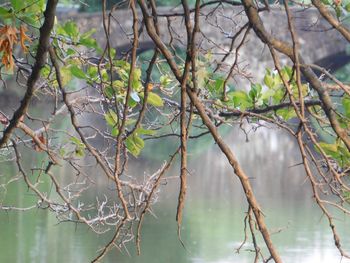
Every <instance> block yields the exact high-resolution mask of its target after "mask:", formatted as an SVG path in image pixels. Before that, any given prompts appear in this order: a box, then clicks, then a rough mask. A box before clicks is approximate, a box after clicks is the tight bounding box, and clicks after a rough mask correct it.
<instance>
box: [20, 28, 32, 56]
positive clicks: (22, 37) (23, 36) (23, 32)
mask: <svg viewBox="0 0 350 263" xmlns="http://www.w3.org/2000/svg"><path fill="white" fill-rule="evenodd" d="M27 31H28V29H27V27H26V26H24V25H21V26H20V27H19V33H20V34H19V39H20V42H21V47H22V50H23V52H24V53H27V52H28V48H27V47H26V46H25V44H24V41H26V40H27V41H28V42H32V40H31V39H30V37H28V36H27V35H26V32H27Z"/></svg>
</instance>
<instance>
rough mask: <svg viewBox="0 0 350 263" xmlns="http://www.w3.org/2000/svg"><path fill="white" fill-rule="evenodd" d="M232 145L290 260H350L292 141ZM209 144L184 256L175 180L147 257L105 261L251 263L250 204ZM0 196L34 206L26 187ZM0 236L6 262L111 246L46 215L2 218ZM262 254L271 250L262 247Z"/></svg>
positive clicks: (146, 235) (147, 227)
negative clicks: (246, 230)
mask: <svg viewBox="0 0 350 263" xmlns="http://www.w3.org/2000/svg"><path fill="white" fill-rule="evenodd" d="M227 139H228V140H229V141H230V142H231V143H230V145H231V146H232V149H233V150H234V151H235V152H236V154H237V156H238V158H239V159H240V161H241V163H242V165H243V167H244V168H245V170H246V172H247V174H249V176H250V180H251V182H252V185H253V187H254V189H255V192H256V195H257V198H258V200H260V201H261V205H262V207H263V211H264V213H265V215H266V221H267V224H268V226H269V228H270V230H271V232H273V235H272V237H273V241H274V242H275V244H276V247H277V249H278V250H279V252H280V254H281V256H282V258H283V259H284V262H315V263H316V262H320V263H322V262H324V263H329V262H345V263H346V262H350V261H349V260H345V259H343V260H342V261H341V258H340V256H339V253H338V251H337V250H336V249H335V248H334V241H333V238H332V233H331V231H330V229H329V228H328V227H327V222H326V220H325V218H324V217H323V216H322V214H321V212H320V211H319V209H318V208H317V207H316V205H315V204H314V203H313V201H312V195H311V193H310V192H309V190H308V187H309V183H308V181H307V180H306V179H305V174H304V172H303V170H302V168H301V167H299V166H294V165H295V164H298V163H300V157H299V155H298V152H297V148H296V145H295V144H294V143H293V142H292V140H291V139H289V138H287V136H286V135H283V134H282V133H279V132H277V131H276V132H274V133H273V134H272V135H267V134H266V133H265V132H257V133H255V134H252V135H251V136H250V142H249V143H246V142H245V138H244V137H243V136H242V135H241V133H240V132H239V131H238V129H233V131H232V132H231V134H230V135H228V136H227ZM210 144H211V145H212V146H210V147H209V148H208V147H202V148H199V149H200V151H201V152H202V153H201V154H196V155H194V156H193V157H192V159H191V162H190V163H191V169H190V171H191V177H190V184H189V189H188V198H187V202H186V208H185V216H184V222H183V229H182V238H183V240H184V242H185V244H186V246H187V247H188V250H189V251H186V250H184V249H183V248H182V246H181V244H180V243H179V241H178V239H177V235H176V221H175V210H176V205H177V191H178V186H177V185H178V181H177V180H175V179H171V180H169V181H168V183H167V184H166V185H164V186H162V188H161V198H160V200H161V201H159V202H158V203H157V204H156V205H155V206H154V212H155V215H156V216H157V217H156V218H155V217H153V216H151V215H148V216H147V218H146V221H145V224H144V228H143V232H142V244H141V249H142V255H141V256H136V255H135V249H134V245H133V244H131V243H130V244H129V246H128V247H126V248H125V249H123V250H122V251H118V250H115V251H113V252H111V253H110V254H108V256H107V257H106V258H105V260H104V262H125V263H127V262H130V263H131V262H135V263H148V262H152V263H157V262H159V263H163V262H174V263H175V262H176V263H181V262H195V263H197V262H208V263H209V262H212V263H224V262H243V263H244V262H252V260H253V256H254V255H253V254H252V253H251V252H249V250H250V249H252V246H251V244H250V243H248V244H247V245H245V246H244V247H243V248H242V250H241V251H240V253H239V254H237V253H236V248H237V247H238V246H239V245H240V243H241V242H242V240H243V238H244V233H243V228H244V223H243V220H244V216H245V212H246V210H247V204H246V201H245V199H244V197H243V195H242V190H241V188H240V185H239V182H238V180H237V179H236V178H235V176H234V174H233V173H232V171H231V169H230V168H229V167H228V166H227V163H226V160H225V158H224V157H223V156H222V154H221V153H220V151H219V150H218V149H217V148H216V146H215V145H214V144H213V143H210ZM280 149H283V152H284V153H282V152H281V150H280ZM30 158H31V157H30ZM35 161H36V160H34V159H33V160H28V162H34V163H35ZM141 162H142V164H143V165H146V167H148V166H149V167H151V166H152V164H151V162H146V161H144V160H143V161H141V160H140V161H139V162H138V163H135V165H134V168H133V169H135V171H139V173H141V174H142V173H143V172H144V169H145V168H144V166H142V165H141V164H140V163H141ZM158 164H159V162H158ZM2 167H3V169H1V170H0V174H1V175H2V176H6V175H4V171H5V169H6V173H9V174H14V173H15V172H16V169H15V167H13V166H11V164H9V165H6V166H5V165H2ZM5 167H6V168H5ZM147 169H148V168H147ZM177 171H178V167H174V169H173V170H171V171H170V172H169V173H168V175H167V176H174V175H178V172H177ZM59 173H60V174H61V175H60V176H68V175H69V171H67V170H61V171H59ZM11 190H12V191H11ZM0 194H1V200H4V204H6V205H17V206H20V207H25V206H29V205H32V204H33V196H32V193H30V192H28V191H27V190H26V188H25V187H23V186H21V185H17V186H13V188H12V189H9V190H8V192H5V191H4V190H3V189H2V190H1V191H0ZM337 224H338V232H339V233H340V235H341V237H342V242H343V246H344V248H345V249H346V248H347V249H350V245H349V244H350V222H349V220H348V219H346V218H345V216H344V215H342V214H339V213H338V214H337ZM0 235H1V239H0V262H18V263H22V262H38V263H39V262H43V263H44V262H45V263H61V262H89V261H90V260H91V259H92V258H93V257H94V256H96V253H97V250H98V248H100V247H101V246H103V244H104V243H105V242H107V241H108V240H109V239H108V238H109V237H108V236H104V237H99V236H96V235H95V234H94V233H92V232H91V231H90V230H88V229H87V228H86V227H84V226H81V225H79V226H76V225H74V224H70V223H62V224H57V220H56V218H55V216H54V215H53V214H51V213H49V212H48V211H44V210H31V211H29V212H3V211H2V212H0ZM259 240H260V241H261V239H259ZM260 244H261V245H262V244H263V243H262V242H260ZM262 249H265V248H264V247H263V246H262ZM128 253H129V254H130V255H129V254H128Z"/></svg>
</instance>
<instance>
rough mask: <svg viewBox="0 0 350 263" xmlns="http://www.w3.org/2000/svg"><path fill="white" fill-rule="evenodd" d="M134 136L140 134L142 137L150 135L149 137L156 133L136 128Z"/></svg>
mask: <svg viewBox="0 0 350 263" xmlns="http://www.w3.org/2000/svg"><path fill="white" fill-rule="evenodd" d="M135 133H136V134H142V135H150V136H153V135H155V134H156V131H155V130H147V129H143V128H138V129H137V130H136V131H135Z"/></svg>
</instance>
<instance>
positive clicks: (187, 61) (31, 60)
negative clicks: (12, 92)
mask: <svg viewBox="0 0 350 263" xmlns="http://www.w3.org/2000/svg"><path fill="white" fill-rule="evenodd" d="M87 2H89V1H87ZM97 2H99V1H95V2H92V1H90V2H89V3H90V4H91V5H92V4H94V5H97ZM119 2H121V1H113V2H112V1H106V0H104V1H102V4H101V6H100V10H102V12H101V16H103V30H104V33H105V39H104V42H105V43H106V44H105V45H101V44H100V43H99V42H98V41H97V40H96V39H95V38H94V37H93V34H94V32H95V30H94V29H91V28H86V29H81V28H78V26H77V25H76V24H75V22H73V21H63V22H62V21H58V22H57V20H56V19H55V13H56V7H57V3H58V0H48V1H47V2H46V1H44V0H22V1H16V0H14V1H10V2H8V3H4V4H2V5H1V6H0V21H1V24H0V26H1V27H0V54H1V58H2V59H1V75H0V77H1V81H2V83H3V85H4V86H6V84H7V83H8V82H9V80H10V78H12V79H14V80H15V81H16V82H17V83H18V87H19V89H20V87H24V88H25V93H24V95H23V98H22V100H21V102H20V105H19V107H18V108H17V109H15V110H14V111H13V112H9V111H5V109H3V108H2V105H0V110H1V113H0V123H1V124H0V127H2V128H1V129H2V130H1V133H0V154H1V156H0V158H1V160H2V161H3V162H5V161H8V160H12V161H13V162H15V163H16V165H17V168H18V171H19V173H20V174H21V177H11V178H9V179H7V180H6V181H1V182H0V183H1V186H2V187H5V188H6V187H7V186H8V185H9V184H11V183H12V182H13V181H19V180H21V181H23V182H24V183H25V184H26V185H27V186H28V188H29V189H30V190H31V191H32V192H33V193H34V194H35V195H36V196H37V205H36V207H38V208H42V209H49V210H50V211H52V212H54V213H55V214H56V215H57V218H58V220H60V221H71V222H79V223H84V224H86V225H87V226H89V227H90V228H91V229H92V230H93V231H95V232H96V234H103V233H105V232H106V231H107V230H110V229H113V230H110V231H114V234H113V238H112V239H111V240H110V242H108V243H107V244H106V245H105V247H104V248H103V249H102V251H100V253H99V254H98V255H97V256H96V258H95V259H94V261H98V260H100V259H101V258H102V257H103V256H104V255H105V254H106V253H107V252H108V251H109V250H110V249H111V248H113V247H114V245H116V246H119V245H120V244H123V243H125V242H127V241H131V240H133V241H135V243H136V246H137V248H138V251H140V242H141V227H142V222H143V219H144V216H145V215H146V214H147V213H148V212H149V211H150V209H151V206H152V205H153V204H154V202H155V200H156V199H157V192H158V188H159V187H160V185H161V184H160V182H161V181H162V180H163V178H162V177H163V175H164V174H165V173H166V171H167V170H168V169H169V167H170V166H171V165H172V163H173V162H174V159H175V157H176V156H177V155H179V156H180V159H181V169H180V171H179V174H180V176H179V177H180V191H179V196H178V207H177V216H176V220H177V224H178V233H179V237H180V229H181V223H182V217H183V208H184V205H185V200H186V191H187V159H188V158H187V148H188V141H189V140H195V139H196V138H199V137H201V136H203V135H206V134H210V135H211V136H212V138H213V139H214V140H215V142H216V144H217V145H218V147H219V148H220V149H221V151H222V152H223V153H224V155H225V156H226V158H227V161H228V165H230V166H232V169H233V171H234V173H235V174H236V175H237V177H238V178H239V180H240V182H241V185H242V188H243V190H244V193H245V196H246V199H247V206H248V213H247V219H248V222H250V223H251V224H250V227H248V228H247V230H246V231H250V233H251V235H252V240H253V245H254V249H255V254H256V260H258V259H259V258H262V259H263V260H264V262H267V261H269V260H270V259H273V260H274V261H275V262H282V259H281V257H280V255H279V253H278V250H277V249H276V247H275V246H274V244H273V242H272V240H271V237H270V233H269V230H268V227H267V225H266V223H265V219H264V215H263V213H262V212H261V211H262V210H261V208H260V205H259V200H257V198H256V196H255V195H254V191H253V189H252V187H251V183H250V180H249V175H248V174H246V173H245V171H244V169H243V168H242V167H241V165H240V163H239V162H238V160H237V158H236V157H235V154H234V152H233V150H232V149H231V148H230V147H229V145H228V144H227V143H226V142H225V140H224V139H223V138H222V137H221V136H220V133H219V131H218V127H219V126H224V125H225V124H226V123H232V122H236V123H241V124H242V123H243V122H247V123H249V124H250V125H252V126H254V127H259V128H260V127H261V128H262V127H264V126H265V124H270V125H272V126H273V127H278V128H281V129H284V130H285V131H286V132H288V133H289V134H291V135H292V136H293V137H294V138H295V140H296V141H297V143H298V145H299V149H300V154H301V158H302V165H303V166H304V167H305V172H306V175H307V178H308V180H309V183H310V187H311V190H312V192H313V197H314V200H315V202H316V203H317V205H318V206H319V207H320V209H321V210H322V212H323V214H324V215H325V217H326V218H327V220H328V222H329V225H330V228H331V231H332V233H333V236H334V241H335V245H336V247H337V248H338V249H339V251H340V253H341V255H342V256H344V257H349V256H348V254H346V252H345V251H343V249H342V246H341V240H340V238H339V236H338V233H337V228H336V226H335V222H334V219H333V216H332V213H331V211H333V210H332V209H333V208H336V209H339V210H340V211H342V212H344V213H345V214H346V215H349V214H350V210H349V198H350V185H349V178H348V177H349V169H350V152H349V150H350V137H349V136H350V135H349V132H350V122H349V119H350V90H349V86H348V85H346V84H345V83H342V82H341V81H340V80H338V79H336V77H335V76H334V75H332V74H331V72H329V71H327V69H325V68H322V67H320V66H318V65H309V64H307V63H308V62H307V61H304V58H303V56H302V55H301V54H300V45H301V44H300V43H298V41H297V39H298V37H297V33H296V31H295V27H294V23H293V19H292V16H291V11H290V5H289V3H288V1H284V2H283V3H282V4H280V6H279V8H284V10H285V17H284V19H286V20H288V24H289V32H285V34H290V41H289V42H284V41H282V40H280V39H279V36H273V35H271V34H270V33H269V32H268V31H267V30H266V29H265V26H264V23H263V21H262V20H261V18H260V14H261V13H262V12H267V11H268V10H269V9H270V8H272V6H270V5H269V4H268V2H267V1H263V2H261V3H260V2H257V1H253V0H242V1H241V2H237V1H229V0H225V1H224V0H221V1H216V0H214V1H199V0H197V1H196V2H195V5H194V7H191V8H190V7H189V4H188V3H187V1H186V0H183V1H182V3H181V7H180V8H178V9H169V10H168V11H167V13H162V14H158V9H157V5H156V2H155V1H154V0H150V1H147V2H146V1H144V0H138V1H124V2H125V3H126V4H127V8H128V10H129V9H130V10H131V14H132V18H133V25H132V29H130V31H132V34H131V36H128V37H129V38H130V41H131V43H132V44H131V48H130V50H129V51H128V52H125V54H124V56H123V57H121V56H119V55H118V56H117V53H118V50H115V49H114V47H113V46H112V43H111V41H110V35H111V33H113V32H111V31H110V22H111V20H112V19H118V18H115V17H113V12H114V11H115V10H114V8H113V5H114V4H119ZM293 4H294V5H299V7H300V8H309V7H312V8H316V9H317V10H318V12H319V13H320V15H321V16H322V17H323V18H324V19H325V20H326V21H327V22H328V23H329V27H330V28H334V30H337V31H338V32H339V34H341V35H342V36H343V37H344V38H345V39H346V40H347V41H350V31H349V29H348V27H346V25H344V23H343V22H342V21H343V19H344V18H345V17H347V16H348V13H347V12H348V10H349V9H350V4H349V3H348V2H346V1H334V2H333V1H327V0H326V1H320V0H312V3H308V4H306V3H302V2H301V3H298V2H295V1H293ZM233 6H239V7H241V8H242V13H241V16H243V17H244V19H245V20H244V19H243V20H242V19H241V18H237V27H236V28H234V29H233V31H232V34H230V35H229V38H230V39H232V44H231V47H230V49H229V50H226V49H223V50H222V52H223V54H222V56H221V57H220V59H218V57H215V56H213V55H212V54H211V53H210V51H208V50H206V49H205V48H204V47H203V46H202V45H201V44H202V43H201V42H199V41H198V36H199V35H200V34H201V28H203V27H205V26H206V25H209V24H210V25H211V26H212V27H213V26H214V27H215V25H216V24H215V19H214V20H209V17H214V18H215V17H220V16H222V12H221V11H222V10H228V9H230V8H232V7H233ZM109 9H110V10H111V11H107V10H109ZM208 9H209V10H210V12H209V13H203V12H202V11H203V10H208ZM179 16H180V17H182V18H183V19H184V21H185V27H184V29H183V30H184V32H185V33H184V35H185V36H186V39H179V37H178V36H173V35H172V36H171V37H170V38H169V39H170V41H169V43H164V42H163V41H164V40H163V38H161V37H160V29H159V23H164V21H167V22H168V23H169V24H168V29H169V32H168V33H167V34H169V35H170V34H171V32H172V30H171V19H169V18H172V17H179ZM161 18H163V19H167V20H162V21H161ZM160 21H161V22H160ZM213 21H214V22H213ZM238 21H239V22H238ZM242 21H246V22H244V23H240V22H242ZM205 23H207V24H205ZM216 30H222V29H221V28H220V26H219V25H216ZM223 33H226V34H227V32H223ZM322 33H323V32H322V30H321V29H320V34H322ZM249 34H255V35H256V36H257V37H258V38H259V39H260V41H261V42H263V43H264V44H265V45H266V48H267V49H268V50H269V52H270V55H271V58H272V60H273V62H274V67H273V68H271V69H266V75H265V76H264V78H263V80H262V81H261V83H256V82H253V81H251V85H250V87H249V90H237V89H235V88H234V86H233V84H232V78H233V76H234V75H242V76H243V77H247V76H248V75H251V74H254V72H250V73H249V74H248V73H247V72H246V71H249V69H244V70H242V69H241V67H240V65H241V64H240V63H239V62H240V61H239V60H240V56H239V52H240V50H241V47H242V46H244V45H246V43H247V42H246V39H247V36H248V35H249ZM144 35H147V36H148V37H149V38H150V39H151V41H152V42H153V45H154V50H153V54H152V56H151V57H150V59H149V60H143V61H141V59H139V58H138V56H137V51H138V45H139V38H140V37H141V36H144ZM174 38H177V42H178V43H182V45H183V47H184V50H185V51H186V54H185V57H181V56H180V55H179V53H178V51H177V50H176V48H174V46H173V41H174ZM329 41H332V40H331V39H330V40H329ZM313 44H314V43H304V45H313ZM315 48H316V47H315ZM281 55H283V56H284V57H287V58H288V60H289V62H288V63H287V64H285V62H282V60H281V59H280V57H281ZM164 61H165V63H164ZM283 61H285V60H283ZM223 65H226V66H225V67H224V66H223ZM320 74H322V75H323V76H326V79H327V80H328V81H327V82H326V81H325V78H321V76H320ZM247 78H248V79H249V77H247ZM34 97H35V98H37V99H39V100H42V101H45V102H46V103H47V104H48V107H49V108H50V112H49V114H45V112H40V114H42V115H40V114H32V113H31V112H30V109H31V107H32V106H31V101H32V100H33V99H34ZM62 116H68V117H69V118H68V119H69V127H68V128H61V127H60V119H61V118H62ZM90 118H95V119H97V120H100V121H102V122H103V123H105V128H103V127H100V126H97V125H95V124H93V123H91V122H89V121H86V120H89V119H90ZM291 120H293V121H291ZM102 126H103V125H102ZM315 127H317V129H315ZM315 130H317V132H316V131H315ZM321 132H324V133H327V134H328V138H327V141H326V140H325V139H322V138H324V137H322V136H320V133H321ZM164 137H175V138H177V139H178V145H175V147H174V149H172V150H173V154H172V155H171V156H170V157H169V156H164V159H167V161H166V162H165V163H163V164H162V165H161V166H160V168H159V170H157V171H156V172H155V173H154V174H149V175H147V176H144V178H143V179H142V180H140V178H137V177H133V176H129V175H127V172H126V171H127V169H128V163H129V159H130V158H134V157H137V156H139V155H140V153H141V152H142V151H143V150H144V147H145V140H146V139H147V140H150V139H153V140H154V141H157V140H159V139H160V138H164ZM173 146H174V145H173ZM280 150H281V151H283V149H280ZM28 151H29V152H30V153H31V154H32V155H33V156H37V158H38V159H40V160H42V162H41V165H39V166H37V167H27V166H26V165H25V164H24V163H23V161H22V158H21V156H22V155H23V153H24V152H28ZM62 165H67V166H70V167H72V169H73V170H74V171H75V172H76V175H77V176H76V177H74V178H58V177H57V176H56V175H55V171H56V167H59V166H62ZM91 166H94V167H97V168H96V169H98V174H99V177H98V180H104V181H106V182H110V181H111V182H113V187H114V191H113V194H112V196H110V197H105V200H99V199H98V198H97V197H96V199H97V200H96V199H95V200H94V201H92V202H91V203H88V204H85V203H83V202H80V200H81V198H82V196H84V195H86V194H87V193H89V194H94V191H93V178H94V176H95V173H96V171H97V170H94V171H92V169H91ZM1 180H3V179H1ZM43 180H48V181H50V182H51V183H52V184H53V185H54V186H55V187H54V189H55V191H56V194H57V195H55V196H53V195H51V196H50V195H48V194H47V192H45V191H43V190H42V188H41V183H42V181H43ZM160 201H161V200H160ZM1 203H2V202H1ZM7 208H8V207H7V206H6V204H3V205H1V206H0V209H7ZM18 209H19V210H20V209H21V208H18ZM254 225H256V226H257V227H256V229H257V230H258V232H259V234H261V235H262V237H263V242H264V243H265V245H266V247H267V248H268V251H269V255H262V252H261V250H260V248H259V244H257V243H256V239H255V235H257V232H256V229H255V227H254ZM180 240H181V238H180Z"/></svg>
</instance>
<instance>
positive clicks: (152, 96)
mask: <svg viewBox="0 0 350 263" xmlns="http://www.w3.org/2000/svg"><path fill="white" fill-rule="evenodd" d="M139 96H140V97H141V98H143V97H144V94H143V92H139ZM147 103H149V104H151V105H153V106H155V107H163V106H164V102H163V100H162V98H161V97H160V96H159V95H158V94H156V93H154V92H149V93H148V99H147Z"/></svg>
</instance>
